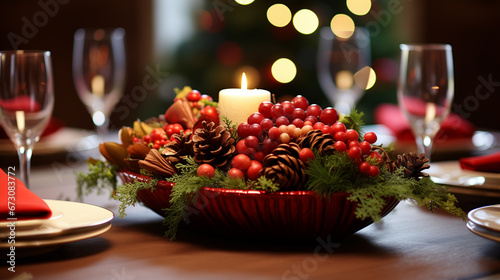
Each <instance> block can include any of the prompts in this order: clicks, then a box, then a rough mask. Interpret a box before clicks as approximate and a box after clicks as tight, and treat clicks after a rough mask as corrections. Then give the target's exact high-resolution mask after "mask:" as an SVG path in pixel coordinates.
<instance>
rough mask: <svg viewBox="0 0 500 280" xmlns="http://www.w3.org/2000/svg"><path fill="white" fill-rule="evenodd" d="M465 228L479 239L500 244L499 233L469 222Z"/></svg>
mask: <svg viewBox="0 0 500 280" xmlns="http://www.w3.org/2000/svg"><path fill="white" fill-rule="evenodd" d="M467 228H468V229H469V230H470V231H471V232H473V233H475V234H477V235H479V236H481V237H484V238H487V239H490V240H493V241H497V242H500V233H498V232H495V231H492V230H488V229H486V228H483V227H481V226H479V225H476V224H475V223H473V222H471V221H469V222H467Z"/></svg>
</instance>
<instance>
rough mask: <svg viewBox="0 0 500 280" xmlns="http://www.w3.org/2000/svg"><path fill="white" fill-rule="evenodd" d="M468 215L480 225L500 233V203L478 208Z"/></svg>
mask: <svg viewBox="0 0 500 280" xmlns="http://www.w3.org/2000/svg"><path fill="white" fill-rule="evenodd" d="M467 217H468V218H469V220H471V221H472V222H474V223H475V224H476V225H478V226H482V227H484V228H487V229H489V230H494V231H497V232H499V233H500V204H497V205H490V206H484V207H480V208H476V209H474V210H471V211H470V212H469V213H468V214H467Z"/></svg>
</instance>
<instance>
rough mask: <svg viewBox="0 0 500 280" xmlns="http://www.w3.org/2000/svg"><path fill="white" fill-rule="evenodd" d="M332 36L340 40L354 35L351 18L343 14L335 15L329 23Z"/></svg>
mask: <svg viewBox="0 0 500 280" xmlns="http://www.w3.org/2000/svg"><path fill="white" fill-rule="evenodd" d="M330 27H331V28H332V31H333V34H335V36H337V37H340V38H346V39H347V38H349V37H351V36H352V34H353V33H354V28H355V26H354V21H353V20H352V18H351V17H349V16H348V15H345V14H337V15H335V16H334V17H333V18H332V21H331V22H330Z"/></svg>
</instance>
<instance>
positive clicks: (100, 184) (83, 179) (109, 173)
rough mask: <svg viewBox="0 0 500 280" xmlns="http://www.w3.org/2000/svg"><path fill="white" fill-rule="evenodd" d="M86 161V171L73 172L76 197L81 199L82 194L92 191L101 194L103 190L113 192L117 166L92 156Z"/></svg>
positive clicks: (115, 183)
mask: <svg viewBox="0 0 500 280" xmlns="http://www.w3.org/2000/svg"><path fill="white" fill-rule="evenodd" d="M86 162H87V166H88V171H87V172H86V173H84V172H77V173H76V174H75V175H76V184H77V188H76V190H77V194H78V199H80V200H81V199H82V198H83V196H84V195H88V194H90V193H92V191H97V194H101V193H103V192H104V191H105V190H109V191H110V193H113V191H114V190H115V189H116V185H117V178H116V171H118V166H116V165H114V164H111V163H108V162H103V161H100V160H97V159H93V158H89V159H88V160H87V161H86Z"/></svg>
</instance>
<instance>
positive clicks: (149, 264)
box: [0, 158, 500, 280]
mask: <svg viewBox="0 0 500 280" xmlns="http://www.w3.org/2000/svg"><path fill="white" fill-rule="evenodd" d="M78 170H86V166H85V165H84V164H83V163H81V162H77V161H73V160H71V159H69V158H68V159H67V160H66V161H62V162H61V161H54V162H46V163H45V164H44V165H41V166H35V167H34V168H33V170H32V187H31V189H32V190H33V191H34V192H35V193H37V194H38V195H40V196H41V197H43V198H47V199H63V200H64V199H66V200H75V199H76V183H75V176H74V172H75V171H78ZM84 202H86V203H90V204H95V205H99V206H103V207H106V208H108V209H110V210H112V211H113V212H115V213H116V212H117V208H118V207H117V206H118V203H117V202H116V201H113V200H111V199H109V197H108V194H104V195H96V194H91V195H89V196H87V197H85V199H84ZM481 203H483V204H484V202H476V205H477V206H478V205H479V204H481ZM490 203H491V202H490ZM127 213H128V216H127V217H126V218H124V219H121V218H119V217H115V219H114V220H113V221H112V228H111V229H110V230H109V231H108V232H106V233H104V234H102V235H101V236H98V237H94V238H90V239H87V240H82V241H77V242H72V243H68V244H65V245H62V246H61V247H59V248H58V249H56V250H55V251H52V252H50V253H47V254H44V255H39V256H34V257H30V258H24V259H17V263H16V272H15V273H12V272H9V271H7V268H8V266H7V265H6V264H5V262H4V261H2V264H1V265H0V269H1V271H0V279H19V280H20V279H50V280H56V279H65V280H68V279H70V280H76V279H111V280H131V279H136V280H142V279H217V280H219V279H290V280H299V279H300V280H302V279H464V280H465V279H498V278H500V243H497V242H495V241H491V240H488V239H485V238H482V237H479V236H477V235H475V234H473V233H472V232H470V231H469V230H468V229H467V227H466V223H465V222H464V221H463V220H462V219H461V218H458V217H455V216H451V215H449V214H446V213H443V212H439V211H438V212H436V213H431V212H429V211H428V210H427V209H423V208H420V207H417V206H414V205H411V204H409V203H408V202H402V203H400V204H399V205H398V206H397V207H396V209H395V210H394V211H393V212H392V213H390V214H389V215H388V216H386V217H385V218H384V219H383V220H382V222H380V223H378V224H373V225H371V226H368V227H367V228H365V229H363V230H361V231H359V232H358V233H356V234H354V235H352V236H350V237H348V238H346V239H345V240H343V241H342V242H341V243H334V242H329V241H328V240H322V241H318V242H317V243H315V244H309V245H304V244H292V243H282V244H272V243H265V242H262V243H258V242H246V241H239V240H228V239H221V238H217V237H210V236H205V235H202V234H199V233H195V232H190V231H187V230H181V231H180V232H179V233H178V239H177V240H176V241H170V240H169V239H167V238H165V237H163V234H164V231H165V228H164V227H163V226H162V217H160V216H158V215H157V214H155V213H154V212H152V211H151V210H149V209H147V208H145V207H143V206H137V207H135V208H129V209H128V210H127ZM2 255H5V253H4V252H2Z"/></svg>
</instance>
